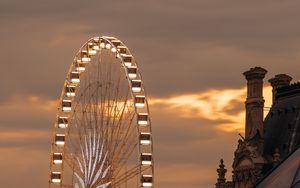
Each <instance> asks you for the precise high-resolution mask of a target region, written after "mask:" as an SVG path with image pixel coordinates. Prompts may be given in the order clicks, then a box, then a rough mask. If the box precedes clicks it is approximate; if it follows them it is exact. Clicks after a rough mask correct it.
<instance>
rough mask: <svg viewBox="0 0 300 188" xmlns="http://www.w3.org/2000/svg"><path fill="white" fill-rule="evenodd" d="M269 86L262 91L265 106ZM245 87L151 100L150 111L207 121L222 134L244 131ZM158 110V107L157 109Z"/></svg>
mask: <svg viewBox="0 0 300 188" xmlns="http://www.w3.org/2000/svg"><path fill="white" fill-rule="evenodd" d="M271 93H272V91H271V87H265V88H264V95H265V100H266V103H265V106H271ZM245 99H246V87H244V88H238V89H213V90H207V91H204V92H199V93H189V94H182V95H176V96H171V97H166V98H151V99H150V100H149V101H150V105H151V106H152V107H151V108H154V109H156V110H162V108H161V106H163V109H164V110H168V111H169V112H172V113H176V115H178V116H180V117H182V118H198V119H208V120H212V121H217V122H224V123H218V125H217V128H218V129H220V130H223V131H237V132H244V124H245V123H244V122H245V117H244V116H245V111H244V101H245ZM158 106H159V107H160V108H157V107H158Z"/></svg>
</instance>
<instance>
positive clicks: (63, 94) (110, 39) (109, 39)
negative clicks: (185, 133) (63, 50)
mask: <svg viewBox="0 0 300 188" xmlns="http://www.w3.org/2000/svg"><path fill="white" fill-rule="evenodd" d="M96 40H98V41H100V43H101V41H104V42H105V43H106V44H109V45H110V48H109V50H111V49H116V51H115V52H113V50H111V52H112V53H115V54H116V57H117V58H119V60H120V62H121V65H122V67H123V68H124V71H125V73H126V79H127V81H128V86H129V88H130V93H131V97H132V99H135V97H136V95H137V94H135V93H134V91H133V90H132V83H133V79H131V78H130V76H129V73H128V69H127V67H128V66H127V65H126V62H125V60H124V59H125V58H124V57H126V56H124V54H123V55H122V54H121V53H120V51H118V46H116V45H115V44H114V43H113V40H117V41H119V42H120V43H121V44H122V47H125V48H126V54H127V55H129V56H131V58H132V62H134V64H135V66H134V67H135V69H136V75H137V77H138V78H140V79H139V80H138V81H139V82H140V89H141V91H142V92H141V93H142V94H143V95H144V100H145V102H144V103H145V107H146V112H147V121H148V126H149V132H148V133H147V134H150V139H149V140H150V150H151V165H150V167H151V169H152V171H151V174H145V175H143V174H142V173H140V178H141V179H143V178H146V179H147V178H148V179H149V178H150V177H151V185H150V183H149V182H146V183H145V186H144V185H143V184H141V187H154V186H153V182H154V181H153V178H154V160H153V137H152V130H151V116H150V111H149V104H148V100H147V96H146V92H145V87H144V83H143V79H142V75H141V73H140V71H139V67H138V63H137V61H136V60H135V58H134V56H133V55H132V53H131V52H130V50H129V48H128V47H127V46H126V45H125V44H124V43H123V42H122V41H121V40H119V39H117V38H115V37H108V36H102V37H93V38H90V39H89V40H88V41H87V42H86V43H84V44H83V45H82V46H81V48H80V49H79V50H78V52H77V53H76V55H75V56H74V60H73V63H72V64H71V66H70V68H69V71H68V73H67V77H66V79H65V82H64V86H63V90H62V92H61V96H60V100H59V107H58V110H57V113H56V121H57V120H58V119H59V118H60V117H62V114H63V116H65V115H66V113H65V112H63V110H62V109H61V108H62V103H63V102H64V101H65V100H66V91H64V89H65V88H66V87H67V86H68V85H69V84H72V82H71V81H70V77H71V74H72V73H73V70H74V68H75V66H76V64H78V57H80V58H82V56H81V55H80V54H81V53H82V51H83V50H84V49H85V48H87V46H88V45H89V43H91V42H95V41H96ZM100 43H99V47H100V48H101V46H100ZM106 47H107V46H105V47H104V48H106ZM95 51H96V53H99V51H97V50H95ZM129 56H128V57H129ZM86 60H88V59H86ZM78 72H79V71H78ZM79 79H80V78H79ZM68 98H69V97H68ZM71 98H72V97H71ZM71 100H72V99H71ZM65 102H66V101H65ZM134 109H135V114H136V115H137V116H138V115H139V113H138V110H137V107H136V106H135V107H134ZM71 113H72V111H71ZM66 116H67V117H71V115H66ZM138 126H139V125H138V123H137V132H138V134H139V136H140V135H141V134H143V132H140V130H139V127H138ZM56 129H57V122H55V127H54V131H53V135H54V137H56V136H57V134H56V131H55V130H56ZM66 129H68V127H66ZM65 136H66V135H65ZM54 145H55V139H54V140H53V142H52V145H51V158H53V155H54V154H55V152H54V150H55V149H53V148H55V146H54ZM138 145H139V146H138V151H139V152H138V153H139V155H140V156H142V155H143V153H142V152H141V143H140V141H139V144H138ZM52 160H53V159H51V161H50V168H51V165H53V162H52ZM63 162H64V161H63ZM52 173H53V172H52V171H51V176H52ZM54 173H56V174H59V172H54ZM62 173H63V170H62V172H61V173H60V174H61V175H62ZM51 178H52V177H50V180H51ZM52 183H53V182H52ZM49 187H50V186H49Z"/></svg>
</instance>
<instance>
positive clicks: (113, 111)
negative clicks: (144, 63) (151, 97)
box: [49, 36, 154, 188]
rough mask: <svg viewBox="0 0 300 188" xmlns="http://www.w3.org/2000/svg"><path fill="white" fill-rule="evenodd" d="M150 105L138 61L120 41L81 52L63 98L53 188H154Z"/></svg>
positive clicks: (97, 41) (101, 41) (94, 42)
mask: <svg viewBox="0 0 300 188" xmlns="http://www.w3.org/2000/svg"><path fill="white" fill-rule="evenodd" d="M152 153H153V142H152V134H151V122H150V114H149V108H148V102H147V98H146V95H145V89H144V85H143V81H142V77H141V74H140V71H139V68H138V65H137V62H136V60H135V58H134V57H133V56H132V54H131V53H130V51H129V49H128V48H127V47H126V46H125V45H124V43H123V42H121V41H120V40H118V39H117V38H115V37H108V36H103V37H94V38H92V39H90V40H88V41H87V42H86V43H85V44H84V45H83V46H82V47H81V48H80V50H79V52H78V53H77V54H76V56H75V58H74V61H73V63H72V65H71V67H70V69H69V72H68V74H67V78H66V80H65V82H64V86H63V89H62V92H61V96H60V102H59V107H58V111H57V114H56V120H55V125H54V132H53V141H52V145H51V157H50V158H51V161H50V180H49V188H52V187H53V188H54V187H60V188H62V187H68V188H140V187H153V173H154V164H153V155H152Z"/></svg>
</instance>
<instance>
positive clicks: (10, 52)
mask: <svg viewBox="0 0 300 188" xmlns="http://www.w3.org/2000/svg"><path fill="white" fill-rule="evenodd" d="M299 7H300V1H294V0H289V1H282V0H264V1H258V0H251V1H238V0H111V1H103V0H97V1H96V0H90V1H79V0H72V1H71V0H63V1H58V0H52V1H49V0H40V1H37V0H27V1H17V0H0V23H1V29H0V46H1V52H0V54H1V57H2V58H1V63H0V64H1V79H0V85H1V93H0V154H1V155H0V169H1V172H0V182H1V186H0V187H3V188H19V187H22V188H43V187H47V185H48V184H47V181H48V175H49V154H50V144H51V136H52V127H53V123H54V120H55V112H56V108H57V100H58V98H59V95H60V92H61V89H62V86H63V82H64V79H65V77H66V73H67V71H68V67H69V66H70V64H71V62H72V60H73V57H74V55H75V53H76V52H77V50H78V49H79V48H80V46H81V45H82V44H83V43H85V42H86V40H87V39H89V38H91V37H94V36H102V35H112V36H116V37H118V38H119V39H121V40H122V41H123V42H124V43H126V45H127V46H128V47H129V48H130V50H131V52H132V53H133V55H134V56H135V58H136V59H137V60H138V62H139V65H140V69H141V72H142V75H143V80H144V82H145V86H146V89H147V94H148V96H149V102H150V111H151V118H152V124H153V125H152V126H153V127H152V129H153V136H154V152H155V153H154V155H155V181H156V182H155V184H156V187H158V188H208V187H214V184H215V181H216V178H217V175H216V168H217V166H218V162H219V159H220V158H224V160H225V165H226V167H228V169H229V171H231V164H232V159H233V151H234V150H235V148H236V144H237V140H238V139H239V136H238V133H243V126H244V119H243V118H244V101H245V92H246V88H245V84H246V81H245V79H244V77H243V76H242V73H243V72H244V71H246V70H248V69H249V68H251V67H254V66H261V67H264V68H265V69H267V70H268V74H267V76H266V79H265V81H267V80H268V79H269V78H271V77H273V76H274V75H275V74H279V73H286V74H289V75H291V76H292V77H293V78H294V81H300V72H299V70H300V69H299V65H300V64H299V62H300V24H299V23H300V22H299V21H300V11H299ZM265 99H266V106H270V105H271V88H270V87H269V85H268V83H267V82H265ZM229 175H230V174H228V177H227V178H229V179H230V178H231V177H229Z"/></svg>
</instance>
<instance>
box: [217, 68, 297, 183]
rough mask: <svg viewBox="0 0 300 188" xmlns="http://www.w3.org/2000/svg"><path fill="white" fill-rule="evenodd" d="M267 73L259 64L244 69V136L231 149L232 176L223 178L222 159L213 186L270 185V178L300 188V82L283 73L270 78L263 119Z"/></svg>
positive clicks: (225, 170) (224, 170)
mask: <svg viewBox="0 0 300 188" xmlns="http://www.w3.org/2000/svg"><path fill="white" fill-rule="evenodd" d="M266 73H267V71H266V70H265V69H263V68H261V67H255V68H251V69H250V70H248V71H246V72H244V76H245V78H246V80H247V99H246V102H245V107H246V122H245V137H244V138H242V139H240V140H239V141H238V145H237V149H236V150H235V152H234V159H233V163H232V168H233V172H232V173H233V175H232V180H231V181H226V178H225V175H226V172H227V169H225V166H224V164H223V160H221V161H220V165H219V168H218V169H217V172H218V179H217V182H216V184H215V187H216V188H252V187H258V188H260V187H265V188H268V187H270V188H271V187H274V186H272V185H271V184H268V183H270V182H272V181H271V180H272V178H273V180H275V179H276V178H279V179H277V180H276V181H278V182H286V185H280V186H276V187H279V188H285V187H286V188H291V187H296V186H298V188H300V172H299V171H300V168H299V166H300V152H299V146H300V83H294V84H291V81H292V78H291V77H290V76H288V75H285V74H279V75H276V76H275V77H274V78H272V79H270V80H269V83H270V84H271V86H272V88H273V104H272V106H271V108H270V111H269V113H268V114H267V116H266V118H265V119H264V118H263V111H264V108H265V107H264V102H265V101H264V98H263V83H264V81H263V79H264V77H265V75H266ZM291 166H293V170H291V171H289V173H287V172H286V171H285V170H283V169H286V170H287V169H289V170H290V169H291ZM280 169H281V170H280ZM278 174H279V175H280V176H278ZM292 175H293V179H291V178H290V176H292ZM287 179H289V181H290V182H288V181H287ZM283 184H284V183H283ZM277 185H278V184H277Z"/></svg>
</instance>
